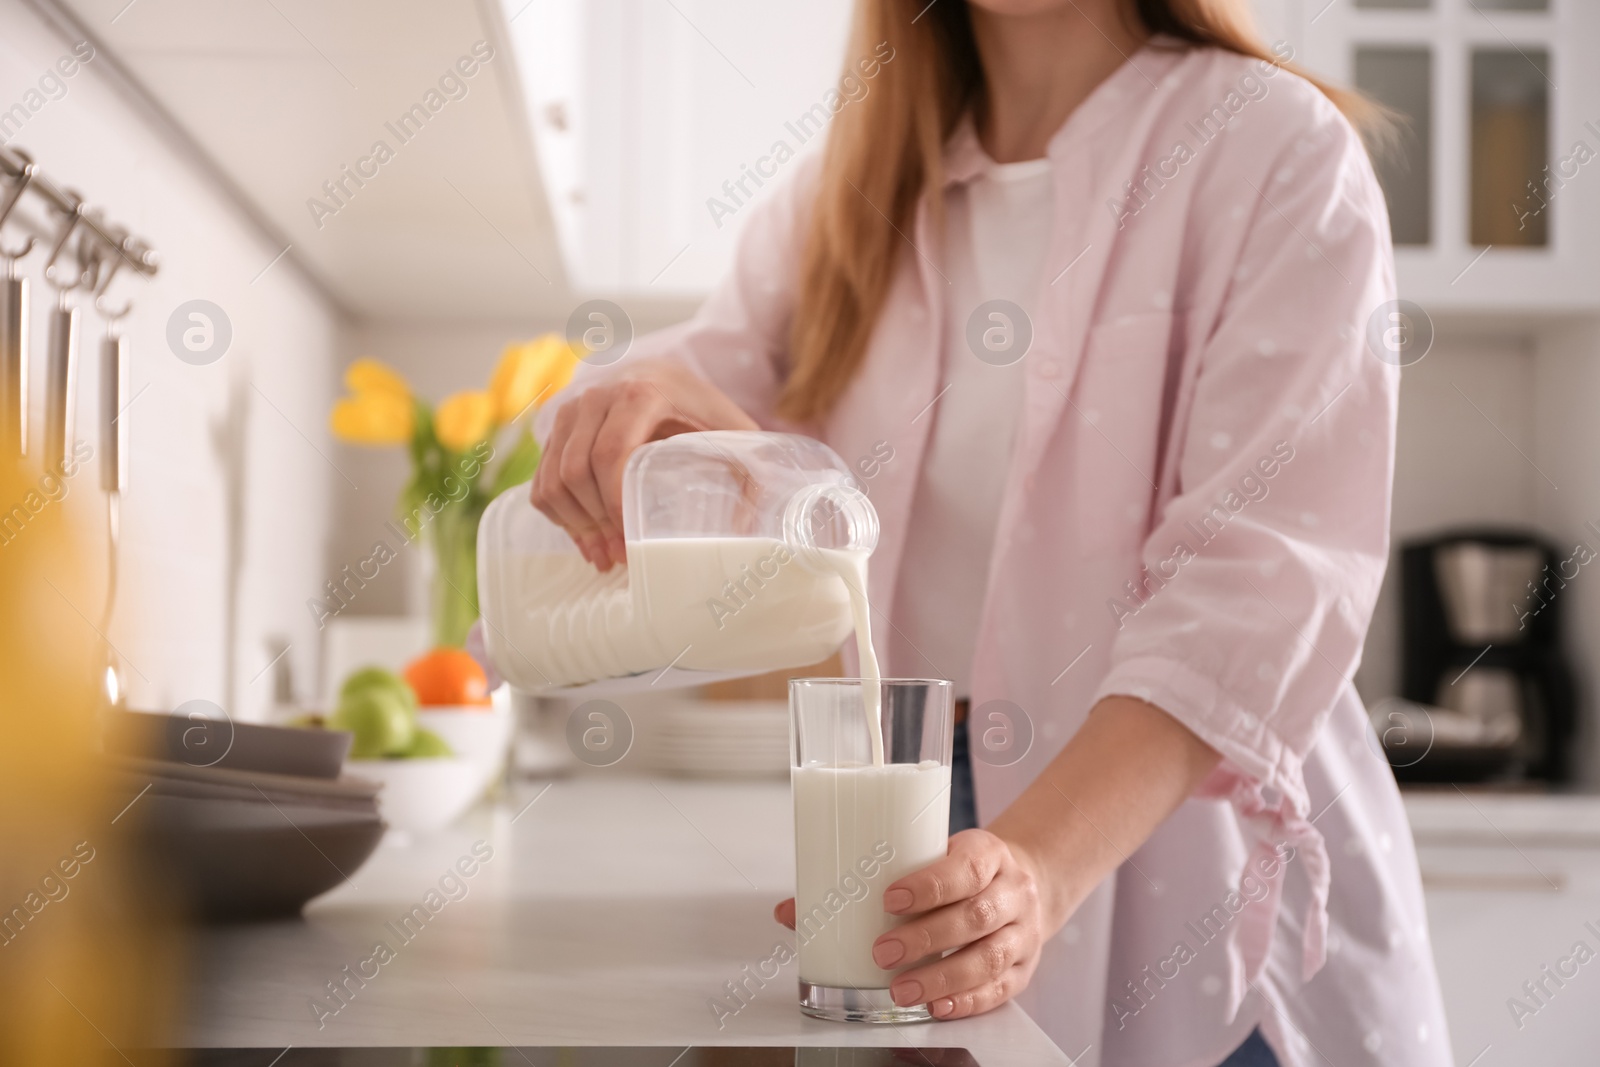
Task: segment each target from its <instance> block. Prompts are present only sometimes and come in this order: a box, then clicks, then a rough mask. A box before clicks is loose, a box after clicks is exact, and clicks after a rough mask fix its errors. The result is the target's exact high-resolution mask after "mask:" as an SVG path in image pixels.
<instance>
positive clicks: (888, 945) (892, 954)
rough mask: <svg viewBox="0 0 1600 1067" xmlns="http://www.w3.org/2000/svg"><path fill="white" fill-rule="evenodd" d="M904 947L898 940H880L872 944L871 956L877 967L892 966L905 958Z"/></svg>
mask: <svg viewBox="0 0 1600 1067" xmlns="http://www.w3.org/2000/svg"><path fill="white" fill-rule="evenodd" d="M905 955H906V947H905V946H904V945H902V944H901V943H900V942H898V941H880V942H879V943H878V944H876V945H873V946H872V958H873V959H874V960H876V961H877V964H878V966H879V967H893V966H894V965H895V964H897V963H899V962H900V961H901V960H902V959H904V958H905Z"/></svg>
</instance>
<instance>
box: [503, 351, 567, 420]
mask: <svg viewBox="0 0 1600 1067" xmlns="http://www.w3.org/2000/svg"><path fill="white" fill-rule="evenodd" d="M578 358H579V357H578V353H577V351H576V350H574V349H573V347H572V346H571V345H569V344H567V340H566V338H564V337H562V336H561V335H560V334H558V333H547V334H545V335H544V336H543V337H536V338H534V339H533V340H532V341H524V342H522V343H521V344H514V345H507V346H506V350H505V352H504V353H502V354H501V356H500V364H499V366H497V367H495V369H494V377H492V378H490V379H489V394H490V396H492V397H493V398H494V406H495V418H496V420H497V421H499V422H502V423H506V422H510V421H511V420H512V419H515V418H516V417H517V416H518V415H521V414H522V413H523V412H524V411H526V410H527V409H528V407H529V406H532V405H539V404H543V403H544V402H545V401H546V400H549V399H550V398H551V397H552V396H554V395H555V393H556V392H557V391H558V390H560V389H561V388H562V387H563V386H565V385H566V384H567V382H569V381H571V380H572V372H573V371H574V370H576V369H577V367H578Z"/></svg>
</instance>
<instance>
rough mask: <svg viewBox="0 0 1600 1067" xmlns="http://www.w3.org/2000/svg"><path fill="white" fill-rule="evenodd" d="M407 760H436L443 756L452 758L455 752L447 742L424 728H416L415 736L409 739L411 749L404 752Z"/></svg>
mask: <svg viewBox="0 0 1600 1067" xmlns="http://www.w3.org/2000/svg"><path fill="white" fill-rule="evenodd" d="M405 755H406V758H407V759H438V758H440V757H443V756H454V755H455V752H454V751H453V750H452V749H451V748H450V745H449V743H448V742H446V741H445V739H444V738H442V737H440V736H439V735H438V734H436V733H434V732H433V731H432V730H429V729H428V728H427V727H425V726H419V727H417V735H416V736H415V737H414V738H412V739H411V747H410V748H409V749H407V750H406V754H405Z"/></svg>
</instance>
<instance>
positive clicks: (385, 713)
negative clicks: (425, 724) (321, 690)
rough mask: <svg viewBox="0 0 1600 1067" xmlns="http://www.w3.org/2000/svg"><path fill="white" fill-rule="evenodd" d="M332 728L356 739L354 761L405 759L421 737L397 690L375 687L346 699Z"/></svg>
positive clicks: (331, 719)
mask: <svg viewBox="0 0 1600 1067" xmlns="http://www.w3.org/2000/svg"><path fill="white" fill-rule="evenodd" d="M328 725H329V726H331V727H333V729H335V730H349V731H350V732H351V733H352V734H354V735H355V740H354V741H352V742H351V743H350V758H351V759H378V758H379V757H382V756H398V755H402V754H404V753H405V752H406V751H407V750H409V749H410V748H411V745H412V742H413V741H414V740H415V739H416V733H417V720H416V715H415V714H414V713H413V712H412V710H411V708H409V707H408V706H406V703H405V701H403V700H401V699H400V697H399V696H398V695H397V694H396V693H395V692H394V691H393V690H391V689H388V688H382V687H375V686H374V687H369V688H366V689H359V690H357V691H356V692H354V693H351V694H349V695H348V696H345V697H342V698H341V699H340V701H339V707H338V708H337V709H335V711H334V713H333V714H332V715H331V716H329V718H328Z"/></svg>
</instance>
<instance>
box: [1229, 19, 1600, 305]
mask: <svg viewBox="0 0 1600 1067" xmlns="http://www.w3.org/2000/svg"><path fill="white" fill-rule="evenodd" d="M1257 7H1258V9H1259V13H1260V14H1261V16H1262V21H1263V23H1264V24H1265V25H1267V26H1268V27H1269V28H1270V29H1275V30H1278V31H1279V32H1282V33H1284V34H1285V35H1286V36H1287V37H1288V39H1289V41H1290V43H1291V45H1293V47H1294V49H1295V54H1296V58H1297V59H1298V60H1299V61H1300V62H1301V63H1302V64H1304V65H1305V66H1306V67H1308V68H1309V69H1311V70H1313V71H1315V72H1317V73H1319V74H1322V75H1324V76H1326V77H1329V78H1332V79H1334V80H1336V81H1339V82H1342V83H1344V84H1346V85H1352V86H1354V87H1356V88H1358V89H1360V90H1361V91H1363V92H1365V93H1366V94H1367V95H1368V96H1370V97H1372V98H1373V99H1375V100H1377V101H1378V102H1379V103H1381V104H1383V105H1384V106H1385V107H1386V108H1388V109H1389V110H1390V112H1391V113H1392V114H1393V116H1394V119H1395V121H1394V123H1393V125H1392V127H1391V128H1390V129H1389V130H1388V131H1387V133H1386V134H1385V135H1384V136H1381V137H1380V138H1378V139H1377V140H1376V141H1375V142H1374V146H1373V147H1374V165H1375V168H1376V170H1377V173H1378V177H1379V181H1380V182H1381V184H1382V185H1383V190H1384V195H1385V197H1386V199H1387V200H1388V204H1389V214H1390V223H1391V234H1392V236H1393V238H1394V243H1395V259H1396V263H1397V266H1398V270H1399V276H1400V287H1401V290H1402V293H1403V295H1405V296H1407V297H1409V298H1410V299H1412V300H1416V301H1418V302H1419V303H1421V304H1423V306H1424V307H1429V308H1434V309H1438V310H1451V309H1459V310H1474V311H1477V310H1488V311H1502V312H1520V311H1529V312H1534V311H1552V310H1555V311H1594V310H1597V309H1600V285H1596V284H1595V281H1594V279H1595V278H1596V275H1597V273H1600V250H1597V245H1600V165H1595V166H1590V162H1591V161H1592V160H1596V159H1600V77H1597V74H1596V68H1595V65H1594V64H1588V63H1584V62H1583V61H1582V60H1583V57H1584V56H1586V55H1588V54H1590V53H1591V52H1592V51H1593V50H1594V49H1595V48H1597V47H1600V4H1597V3H1594V2H1592V0H1257Z"/></svg>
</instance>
